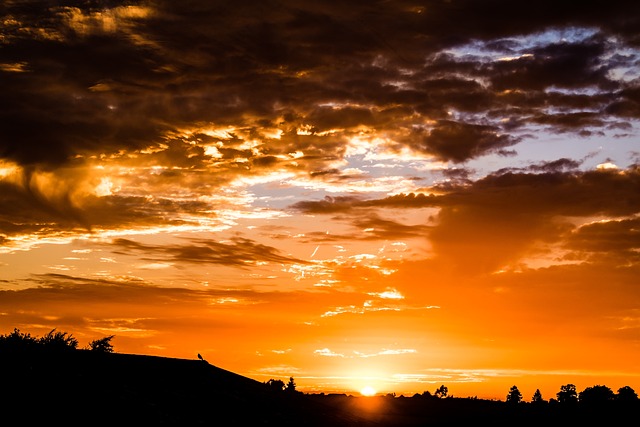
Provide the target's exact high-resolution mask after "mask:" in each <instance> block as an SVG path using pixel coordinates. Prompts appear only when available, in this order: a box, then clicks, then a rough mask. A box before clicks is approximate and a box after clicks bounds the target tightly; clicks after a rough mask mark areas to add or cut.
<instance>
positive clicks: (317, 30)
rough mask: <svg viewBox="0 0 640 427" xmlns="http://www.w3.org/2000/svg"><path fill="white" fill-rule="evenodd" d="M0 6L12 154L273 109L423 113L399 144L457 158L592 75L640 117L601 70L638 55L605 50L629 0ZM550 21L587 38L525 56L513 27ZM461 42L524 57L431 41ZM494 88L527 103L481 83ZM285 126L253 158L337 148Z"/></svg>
mask: <svg viewBox="0 0 640 427" xmlns="http://www.w3.org/2000/svg"><path fill="white" fill-rule="evenodd" d="M0 13H2V19H3V22H6V23H7V25H6V26H5V28H4V29H3V30H2V32H1V33H0V36H1V37H2V41H3V43H2V46H1V47H0V49H1V50H2V55H3V58H5V59H4V60H5V61H6V63H5V68H4V70H5V71H0V72H1V73H2V77H3V78H2V79H0V81H1V82H2V83H0V90H1V91H2V93H3V99H4V103H3V106H2V107H0V138H1V142H2V144H0V147H1V148H0V156H1V157H4V158H8V159H13V160H15V161H18V162H20V163H22V164H49V165H55V164H61V163H65V162H67V161H69V160H70V159H73V158H74V157H75V156H76V155H79V154H80V155H90V154H100V153H117V152H118V151H119V150H122V149H124V150H132V151H135V150H139V149H144V148H147V147H157V146H158V144H159V143H160V142H162V141H163V140H164V139H165V138H166V137H167V135H168V133H170V132H174V131H176V130H178V129H182V128H185V127H189V126H193V125H194V124H197V123H207V122H211V123H216V124H219V125H227V124H232V125H235V126H241V127H243V126H254V125H255V124H256V123H266V122H268V123H277V122H278V120H279V118H281V117H286V116H291V117H297V118H298V121H299V123H304V124H306V125H308V126H310V127H309V129H311V130H312V131H315V132H316V133H318V132H322V131H323V130H331V129H343V130H345V129H351V128H355V127H358V126H371V127H374V128H376V129H378V130H380V131H387V132H390V133H392V134H393V133H398V132H399V134H400V135H402V134H405V136H406V129H407V126H408V127H411V126H412V125H417V124H420V123H422V122H424V120H425V119H433V118H437V119H440V120H441V121H440V122H439V124H438V125H437V126H436V127H435V128H434V129H433V130H432V131H431V132H430V133H428V134H426V135H413V134H412V135H410V136H409V137H408V138H406V139H405V140H404V142H403V143H404V144H407V145H409V146H412V147H415V146H416V145H417V147H416V149H418V150H424V151H427V152H429V153H431V154H433V155H435V156H438V157H439V158H441V159H443V160H451V161H455V162H462V161H465V160H467V159H469V158H473V157H477V156H481V155H484V154H487V153H491V152H495V151H499V150H500V149H503V148H504V147H506V146H509V145H513V144H514V143H515V142H516V141H517V138H516V137H515V136H514V135H508V134H501V132H500V130H501V126H502V125H501V123H505V122H501V121H500V120H502V119H504V118H505V116H506V117H507V118H508V119H509V120H510V121H511V123H516V122H518V120H520V121H526V120H528V117H529V113H531V111H528V110H527V109H528V108H538V107H539V106H541V105H544V106H545V107H550V106H562V105H564V106H568V105H569V103H573V105H574V106H573V108H575V109H579V108H586V105H585V106H583V107H578V106H576V104H575V103H576V102H577V101H576V100H575V99H569V98H568V97H566V98H565V99H562V100H560V99H558V97H557V96H555V100H554V95H551V94H546V93H544V91H545V90H546V89H548V88H556V87H561V88H573V89H584V88H597V89H598V90H600V91H604V94H602V95H601V96H600V98H599V101H598V103H599V107H601V109H603V108H605V107H606V109H605V111H606V113H607V114H609V115H613V116H616V115H620V116H624V117H628V116H633V117H636V116H637V115H638V114H637V108H636V104H637V102H636V101H637V97H636V96H635V95H633V94H634V93H635V92H634V91H637V85H635V84H634V83H627V84H626V86H627V87H625V88H624V89H623V90H622V91H621V92H620V91H617V88H619V86H620V82H614V81H613V80H612V79H611V75H610V74H609V71H610V70H611V67H613V66H616V67H619V66H621V65H624V66H628V65H629V64H632V63H633V62H634V61H636V59H635V58H634V57H633V55H626V56H625V55H618V56H615V57H613V56H610V57H607V56H606V55H605V54H606V53H607V52H608V50H610V49H612V48H613V47H615V46H613V44H614V43H626V44H628V45H634V44H637V43H638V36H637V32H636V30H635V28H637V24H638V18H636V17H637V16H638V15H639V13H638V6H637V5H636V4H635V3H634V2H626V1H619V2H618V1H614V2H590V3H589V5H586V4H585V5H581V7H580V8H575V7H569V6H563V5H558V4H557V2H550V1H543V2H541V3H539V4H537V5H536V7H535V8H532V7H524V6H521V5H517V6H516V5H514V4H513V2H509V1H490V2H483V3H482V4H479V3H478V2H473V1H461V2H449V3H448V2H439V1H433V2H430V1H425V2H419V3H417V4H414V3H410V2H372V3H366V4H365V3H362V2H343V3H341V4H340V5H337V4H335V3H325V2H306V3H305V4H300V3H298V2H291V1H275V0H274V1H266V2H246V3H240V4H236V3H230V2H214V3H210V2H203V1H189V2H187V3H184V4H183V3H181V4H180V5H179V6H178V5H176V4H175V3H174V2H169V1H153V2H136V1H131V2H126V3H121V2H79V1H68V2H49V1H41V2H30V3H25V2H8V3H6V4H5V5H4V7H3V8H2V10H0ZM561 26H562V27H565V28H588V29H593V30H594V31H595V32H596V34H595V35H593V36H591V37H589V38H586V39H582V40H572V39H571V38H569V39H568V40H565V41H556V40H543V39H538V40H537V41H536V45H534V46H533V47H530V48H529V49H528V50H526V51H525V50H523V47H522V46H521V45H520V44H519V43H517V42H515V41H514V39H513V38H514V37H520V36H526V35H528V34H540V32H542V31H547V30H550V29H554V28H561ZM611 37H617V40H619V41H617V42H614V41H611V40H613V39H612V38H611ZM470 43H486V47H487V48H489V49H493V50H494V51H502V52H505V53H512V54H514V55H521V54H524V53H528V54H530V55H531V56H522V57H520V58H517V59H514V60H511V61H497V62H496V61H494V62H492V63H486V60H485V59H481V58H476V59H464V60H463V59H454V58H453V57H451V56H447V55H442V54H441V53H442V51H443V49H448V48H452V47H457V46H464V45H465V44H470ZM436 58H439V59H436ZM469 58H472V57H469ZM606 61H609V62H608V63H607V62H606ZM11 64H22V65H20V67H15V66H11ZM17 69H21V70H22V71H20V72H16V71H7V70H17ZM483 82H490V84H491V85H490V86H487V85H486V84H485V83H483ZM505 89H509V90H517V91H520V92H524V95H523V94H520V95H517V96H519V97H523V96H525V97H526V98H527V99H529V100H535V102H534V103H533V102H528V103H525V104H521V103H516V102H515V98H513V97H512V99H511V100H510V99H509V98H508V97H507V98H505V97H498V96H497V95H496V93H495V91H502V90H505ZM514 96H515V95H514ZM587 98H588V97H582V102H583V103H585V104H586V103H587V102H588V101H587V100H586V99H587ZM591 102H592V103H593V102H594V101H591ZM450 109H455V110H459V111H466V112H475V113H482V112H488V113H489V114H488V115H487V117H495V121H494V122H492V123H482V124H478V123H477V121H475V120H473V121H472V120H469V121H457V122H456V121H446V120H445V119H446V118H447V117H448V116H447V114H448V112H449V110H450ZM415 113H418V116H416V115H415ZM562 114H563V115H562V116H560V117H553V115H551V117H550V113H548V112H547V113H545V114H544V115H543V114H541V111H536V112H535V114H533V117H537V118H538V119H534V120H538V121H540V120H541V121H544V122H545V123H547V124H558V126H559V127H558V129H566V128H567V127H570V128H575V127H576V126H582V125H583V124H584V120H582V119H579V117H580V114H585V113H584V111H582V112H580V111H569V112H567V111H565V112H563V113H562ZM421 115H422V116H423V117H422V118H421V117H420V116H421ZM588 124H589V125H590V126H595V127H598V126H601V125H602V122H599V121H598V120H595V119H590V120H588ZM283 130H284V131H285V133H286V135H285V138H284V141H283V143H282V142H277V143H275V141H267V142H266V143H265V147H263V148H264V149H265V151H271V152H270V153H266V154H267V155H275V154H277V153H280V152H281V150H282V148H284V147H286V146H294V145H295V146H300V147H301V148H303V149H305V148H306V149H309V151H314V150H313V149H312V148H311V145H312V144H314V145H313V146H314V148H316V151H317V153H311V154H309V155H310V156H313V159H314V163H315V164H314V165H313V166H314V167H313V168H312V169H314V170H315V169H323V166H322V165H321V164H318V163H323V162H326V161H329V160H328V157H327V153H329V152H331V153H333V155H334V156H340V154H341V150H340V149H339V147H340V145H341V144H340V143H336V142H333V141H335V140H334V139H330V138H321V137H320V136H317V135H316V136H315V137H314V138H313V139H314V140H323V141H325V142H329V141H331V142H330V143H329V144H328V145H326V146H323V148H321V149H320V148H318V147H317V146H316V145H315V142H311V139H310V138H303V137H302V136H301V135H297V136H296V135H295V133H291V132H288V130H287V129H286V128H285V129H283ZM414 139H417V140H418V141H414ZM306 140H309V142H307V141H306ZM280 144H282V145H280ZM261 159H262V158H261ZM267 159H271V160H273V159H272V158H271V157H267ZM308 159H310V158H308ZM264 161H265V160H256V162H255V165H256V166H259V167H262V166H264Z"/></svg>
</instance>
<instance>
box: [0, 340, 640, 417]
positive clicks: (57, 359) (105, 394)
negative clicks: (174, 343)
mask: <svg viewBox="0 0 640 427" xmlns="http://www.w3.org/2000/svg"><path fill="white" fill-rule="evenodd" d="M0 414H1V415H0V425H25V426H32V425H33V426H36V425H61V426H76V425H77V426H80V425H82V426H90V427H91V426H163V425H175V426H199V425H206V426H243V427H244V426H278V427H289V426H309V427H321V426H322V427H325V426H326V427H347V426H354V427H360V426H361V427H374V426H377V427H392V426H393V427H418V426H421V427H428V426H476V425H478V426H479V425H492V426H544V427H550V426H566V425H596V424H600V425H614V424H620V425H626V424H628V422H627V421H626V420H628V419H635V420H637V419H638V418H639V416H640V403H639V401H634V402H630V403H627V404H624V405H623V404H622V402H606V404H603V405H601V406H596V407H592V406H586V407H584V406H582V407H581V406H580V405H574V406H565V405H561V404H555V405H551V404H549V403H548V402H546V403H544V404H542V405H536V404H532V403H520V404H515V405H513V404H508V403H506V402H502V401H489V400H482V399H472V398H451V397H448V398H445V399H438V398H435V397H433V396H424V395H416V396H412V397H405V396H398V397H395V396H378V397H372V398H366V397H355V396H348V395H344V394H327V395H325V394H304V393H299V392H295V393H288V392H285V391H274V390H273V388H272V387H269V386H268V385H267V384H264V383H261V382H258V381H255V380H253V379H250V378H247V377H244V376H241V375H238V374H235V373H233V372H229V371H227V370H224V369H221V368H219V367H216V366H213V365H211V364H209V363H207V362H206V361H203V360H198V359H194V360H187V359H175V358H165V357H157V356H145V355H131V354H121V353H104V352H96V351H89V350H71V351H61V352H46V351H18V352H6V351H5V352H0ZM7 421H10V422H7ZM594 423H595V424H594Z"/></svg>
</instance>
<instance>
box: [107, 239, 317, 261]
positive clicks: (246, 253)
mask: <svg viewBox="0 0 640 427" xmlns="http://www.w3.org/2000/svg"><path fill="white" fill-rule="evenodd" d="M113 244H114V245H115V246H116V247H118V248H119V249H118V253H128V252H136V253H144V254H145V255H144V256H145V259H149V260H158V259H166V258H165V257H169V259H171V260H174V261H181V262H190V263H208V264H222V265H228V266H234V267H248V266H250V265H251V264H253V263H255V262H258V261H265V262H274V263H282V264H291V263H300V264H306V263H307V262H306V261H303V260H299V259H296V258H294V257H290V256H286V255H281V254H280V253H279V251H278V250H277V249H275V248H273V247H269V246H266V245H263V244H260V243H256V242H254V241H253V240H250V239H244V238H240V237H236V238H233V239H231V241H230V243H222V242H216V241H212V240H194V241H193V244H186V245H147V244H142V243H138V242H135V241H132V240H128V239H115V240H114V241H113ZM154 255H155V256H154Z"/></svg>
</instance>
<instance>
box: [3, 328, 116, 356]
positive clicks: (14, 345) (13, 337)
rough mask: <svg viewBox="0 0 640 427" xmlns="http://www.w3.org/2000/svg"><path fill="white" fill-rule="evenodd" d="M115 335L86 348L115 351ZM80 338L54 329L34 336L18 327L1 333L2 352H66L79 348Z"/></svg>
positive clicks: (92, 343)
mask: <svg viewBox="0 0 640 427" xmlns="http://www.w3.org/2000/svg"><path fill="white" fill-rule="evenodd" d="M114 337H115V335H109V336H106V337H103V338H99V339H96V340H93V341H91V342H89V344H88V345H87V346H86V347H85V349H86V350H90V351H95V352H99V353H113V344H112V343H111V340H112V339H113V338H114ZM78 345H79V342H78V340H77V339H76V338H75V337H74V336H73V335H71V334H69V333H68V332H59V331H57V330H56V329H52V330H50V331H49V332H47V333H46V334H44V335H43V336H42V337H36V336H32V335H31V334H30V333H25V332H20V330H19V329H18V328H14V330H13V331H12V332H10V333H8V334H5V335H0V352H6V353H16V352H26V351H47V352H64V351H69V350H77V349H78Z"/></svg>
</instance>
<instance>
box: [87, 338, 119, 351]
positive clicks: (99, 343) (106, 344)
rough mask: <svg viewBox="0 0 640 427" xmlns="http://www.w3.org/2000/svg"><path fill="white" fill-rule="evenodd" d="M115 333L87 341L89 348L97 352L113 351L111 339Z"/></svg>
mask: <svg viewBox="0 0 640 427" xmlns="http://www.w3.org/2000/svg"><path fill="white" fill-rule="evenodd" d="M114 336H115V335H109V336H107V337H104V338H100V339H97V340H93V341H91V342H90V343H89V350H91V351H95V352H98V353H113V344H111V340H112V339H113V337H114Z"/></svg>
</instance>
